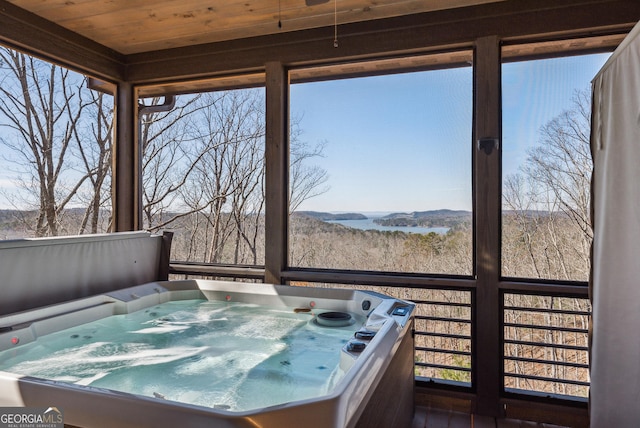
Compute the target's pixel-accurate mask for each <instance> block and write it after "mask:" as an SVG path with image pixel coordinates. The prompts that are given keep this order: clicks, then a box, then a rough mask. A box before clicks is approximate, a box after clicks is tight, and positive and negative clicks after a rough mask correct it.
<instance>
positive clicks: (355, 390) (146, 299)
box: [0, 280, 415, 423]
mask: <svg viewBox="0 0 640 428" xmlns="http://www.w3.org/2000/svg"><path fill="white" fill-rule="evenodd" d="M194 285H195V287H196V288H194ZM239 285H240V286H241V287H242V290H239V289H238V288H237V287H238V286H239ZM203 286H204V287H203ZM225 286H226V287H229V286H232V287H233V290H224V288H225ZM203 288H204V289H203ZM212 288H213V289H214V290H213V291H216V292H218V294H219V293H220V292H222V293H224V292H229V293H232V294H234V295H235V296H244V297H247V296H256V295H263V296H264V295H266V296H269V295H270V296H275V298H276V299H275V300H280V301H281V304H282V305H283V306H289V304H287V303H286V301H290V300H291V299H294V298H300V297H302V298H303V300H306V301H318V302H320V304H319V305H318V306H327V307H329V308H330V309H332V308H334V305H335V304H336V302H338V303H339V304H338V306H340V307H341V308H343V307H344V305H345V302H346V304H347V306H348V307H349V304H350V305H351V306H350V307H349V310H351V309H355V310H356V311H357V309H358V307H360V311H361V313H366V315H371V314H373V313H376V317H377V322H378V323H379V324H378V325H376V326H373V327H374V328H375V329H376V330H378V333H379V334H377V335H376V337H374V339H372V341H371V342H370V345H373V344H375V346H367V348H366V349H365V350H364V351H363V352H361V353H358V355H357V356H354V358H352V360H351V361H352V364H351V365H350V366H349V367H346V369H345V375H344V376H343V378H342V379H340V381H339V382H338V383H337V384H336V386H335V388H334V389H333V390H332V391H331V392H329V393H328V394H325V395H322V396H318V397H314V398H309V399H304V400H296V401H292V402H287V403H281V404H277V405H274V406H269V407H263V408H257V409H251V410H246V411H241V412H236V411H227V410H223V409H214V408H212V407H206V406H197V405H192V404H188V403H183V402H177V401H170V400H162V399H158V398H153V397H147V396H142V395H137V394H132V393H127V392H121V391H114V390H110V389H103V388H96V387H92V386H90V385H89V386H83V385H75V384H70V383H66V382H59V381H52V380H47V379H39V378H34V377H28V376H20V375H15V374H12V373H8V372H0V374H3V375H4V376H0V381H1V380H2V377H4V381H12V382H15V383H17V384H18V385H17V386H16V387H17V388H18V389H19V384H20V383H24V382H28V383H29V384H35V385H41V386H43V387H45V388H46V389H47V390H48V389H51V388H54V389H55V390H63V391H64V390H71V391H74V394H81V393H83V392H85V393H87V392H91V394H92V395H95V394H98V395H99V396H100V397H103V398H109V397H111V398H113V397H117V401H120V400H122V399H126V400H143V402H151V403H155V404H154V405H153V407H156V406H158V405H159V406H160V407H161V408H165V406H168V407H166V411H168V412H171V409H176V408H180V409H182V410H184V409H189V410H190V411H196V410H197V411H198V413H202V414H204V415H209V416H210V417H214V416H224V418H225V419H233V420H236V419H237V420H243V419H245V418H250V419H255V418H262V417H265V416H264V415H269V414H271V413H273V412H277V413H279V412H281V411H289V410H291V409H294V408H299V407H301V406H302V407H305V406H317V405H318V403H324V404H326V405H328V403H330V402H335V403H337V404H334V405H332V406H335V405H337V407H336V408H335V409H334V413H335V415H334V417H335V418H340V419H344V421H343V422H345V423H346V421H349V420H353V419H354V418H357V417H359V414H358V411H362V408H363V406H364V405H366V402H363V400H366V401H367V402H368V396H369V395H370V394H371V393H372V391H373V389H375V387H376V386H377V383H378V382H379V380H380V379H379V378H380V377H381V376H382V374H383V373H384V371H383V370H385V369H386V366H387V365H388V364H389V361H390V359H391V358H392V357H393V355H395V352H396V349H397V346H399V343H400V341H401V340H402V338H403V337H404V335H405V334H407V328H406V327H407V325H408V324H409V323H408V322H407V321H406V320H405V321H404V322H401V323H399V322H398V319H397V317H393V316H391V315H390V312H391V310H392V308H393V307H394V305H395V304H397V302H403V303H406V304H408V305H411V306H412V310H411V311H410V313H409V315H408V317H407V319H413V308H414V307H415V306H413V305H412V304H410V303H409V302H405V301H402V300H399V299H394V298H390V297H386V296H383V295H380V294H378V293H368V292H366V291H354V290H343V289H337V290H338V292H339V294H340V295H341V296H342V298H340V299H335V298H329V297H327V296H328V295H332V294H333V292H334V291H336V289H314V288H311V287H291V286H274V285H268V284H246V283H237V282H225V281H207V280H186V281H167V282H155V283H149V284H143V285H141V286H136V287H131V288H128V289H123V290H118V292H116V293H110V295H109V296H107V297H105V296H104V295H102V296H96V297H91V298H84V299H80V300H81V301H74V302H69V303H68V304H67V305H66V306H65V304H59V305H54V306H55V308H53V311H54V312H55V311H56V309H60V308H58V307H62V308H61V310H59V311H60V312H62V313H61V314H59V315H54V316H53V317H52V318H45V319H44V320H36V321H34V322H33V323H31V324H30V325H29V328H30V329H33V328H35V327H38V325H39V324H41V323H46V322H49V321H50V320H51V319H56V318H65V317H68V316H69V315H74V314H77V313H83V312H85V311H87V312H88V313H89V314H90V313H91V310H92V309H94V308H95V307H96V306H98V307H100V306H103V307H107V306H109V307H111V308H112V311H113V313H112V314H113V315H117V314H122V313H128V312H133V311H136V310H140V309H143V308H146V307H150V306H153V305H154V304H158V303H164V302H166V301H169V300H185V299H190V298H193V296H194V295H202V297H203V298H206V297H207V296H208V295H211V293H207V292H211V291H212ZM255 291H257V292H255ZM291 291H293V293H291ZM301 291H307V292H311V293H310V294H311V296H309V293H301ZM345 291H346V293H345ZM214 294H215V293H214ZM301 294H302V296H300V295H301ZM114 295H119V296H118V297H119V298H118V299H116V298H115V297H114ZM123 296H124V297H123ZM344 296H351V298H350V299H349V300H347V301H345V300H344ZM354 296H359V297H360V298H359V299H354ZM385 297H386V298H385ZM309 299H315V300H309ZM370 299H374V300H377V303H376V304H375V305H373V308H372V309H371V310H369V311H364V310H363V309H362V307H361V302H362V301H363V300H370ZM250 300H251V299H250ZM272 300H273V299H272ZM96 302H100V304H99V305H96ZM356 302H357V304H356ZM329 303H331V304H329ZM87 305H88V306H87ZM294 306H295V305H294ZM45 309H48V311H47V313H49V312H51V308H45ZM69 309H74V310H69ZM322 309H325V308H322ZM318 310H320V309H318ZM38 311H39V309H36V310H33V311H28V312H30V313H36V314H37V313H38ZM17 315H18V316H19V318H21V319H22V320H24V318H25V317H28V315H29V314H27V313H21V314H17ZM106 316H108V314H107V315H106ZM8 317H11V315H10V316H8ZM103 317H104V316H99V317H96V319H100V318H103ZM5 318H7V317H3V318H2V319H5ZM381 319H384V323H382V324H380V320H381ZM84 322H88V321H83V323H84ZM80 324H82V323H80ZM365 326H366V323H365ZM369 327H371V326H369ZM10 333H11V332H10ZM2 335H6V333H2V334H0V336H2ZM35 335H36V337H37V328H36V333H35ZM343 352H344V351H343ZM343 356H344V353H343ZM341 360H342V357H341ZM347 360H348V361H349V359H348V358H347ZM371 373H376V374H377V375H376V376H370V374H371ZM378 373H379V374H378ZM3 389H4V388H3ZM345 396H346V398H343V397H345ZM0 397H2V394H0ZM20 398H21V399H22V397H20ZM356 398H357V400H356ZM11 403H12V404H14V405H21V404H19V403H17V402H15V401H14V402H11ZM332 408H333V407H332ZM114 410H115V409H114ZM182 410H181V411H182Z"/></svg>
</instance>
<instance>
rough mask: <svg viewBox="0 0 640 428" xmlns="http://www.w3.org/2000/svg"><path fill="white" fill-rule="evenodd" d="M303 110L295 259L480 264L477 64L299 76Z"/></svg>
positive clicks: (451, 269) (467, 269)
mask: <svg viewBox="0 0 640 428" xmlns="http://www.w3.org/2000/svg"><path fill="white" fill-rule="evenodd" d="M469 58H471V55H470V54H469ZM467 65H468V64H467ZM354 68H356V69H357V68H358V67H354ZM291 118H292V119H291V121H292V132H291V166H290V177H291V205H290V209H291V217H290V239H289V250H290V264H291V265H292V266H294V267H308V268H333V269H352V270H366V271H386V272H413V273H431V274H453V275H471V274H472V271H473V267H472V258H473V257H472V246H473V245H472V239H473V238H472V213H471V207H472V196H471V193H472V180H471V171H472V169H471V168H472V166H471V127H472V70H471V67H470V66H467V67H457V68H450V69H443V70H432V71H419V72H410V73H398V74H389V75H379V76H368V77H357V78H350V79H341V80H329V81H316V82H311V83H298V84H293V85H292V86H291ZM301 159H305V160H306V161H307V162H306V164H305V165H301V164H300V162H299V161H300V160H301Z"/></svg>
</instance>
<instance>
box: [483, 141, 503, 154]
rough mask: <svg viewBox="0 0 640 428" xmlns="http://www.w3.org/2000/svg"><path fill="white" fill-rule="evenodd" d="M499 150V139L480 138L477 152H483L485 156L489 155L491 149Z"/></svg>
mask: <svg viewBox="0 0 640 428" xmlns="http://www.w3.org/2000/svg"><path fill="white" fill-rule="evenodd" d="M494 148H495V149H496V150H499V149H500V139H498V138H480V139H479V140H478V150H484V152H485V153H486V154H487V155H490V154H491V152H492V151H493V149H494Z"/></svg>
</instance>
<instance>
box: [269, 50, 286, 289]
mask: <svg viewBox="0 0 640 428" xmlns="http://www.w3.org/2000/svg"><path fill="white" fill-rule="evenodd" d="M266 98H267V99H266V134H267V135H266V142H265V144H266V147H265V163H266V165H265V169H266V177H265V187H266V189H265V198H266V201H265V246H266V248H265V278H264V280H265V282H267V283H272V284H281V283H282V282H283V280H282V271H283V270H284V269H285V268H286V267H287V265H288V230H287V229H288V224H289V74H288V72H287V70H286V69H285V67H284V66H283V65H282V64H281V63H279V62H269V63H267V64H266Z"/></svg>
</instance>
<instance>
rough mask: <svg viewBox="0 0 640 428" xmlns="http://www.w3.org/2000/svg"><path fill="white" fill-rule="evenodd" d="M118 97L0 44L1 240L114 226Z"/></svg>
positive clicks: (83, 79) (82, 78) (80, 77)
mask: <svg viewBox="0 0 640 428" xmlns="http://www.w3.org/2000/svg"><path fill="white" fill-rule="evenodd" d="M112 124H113V97H112V96H110V95H106V94H103V93H100V92H96V91H93V90H90V89H88V87H87V78H86V77H85V76H83V75H80V74H78V73H75V72H73V71H70V70H68V69H65V68H62V67H59V66H57V65H53V64H51V63H48V62H45V61H41V60H38V59H36V58H33V57H30V56H28V55H25V54H22V53H20V52H16V51H14V50H11V49H8V48H4V47H0V239H13V238H24V237H43V236H60V235H76V234H84V233H97V232H107V231H109V230H110V228H111V206H112V204H111V147H112V141H113V140H112V137H113V136H112Z"/></svg>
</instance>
